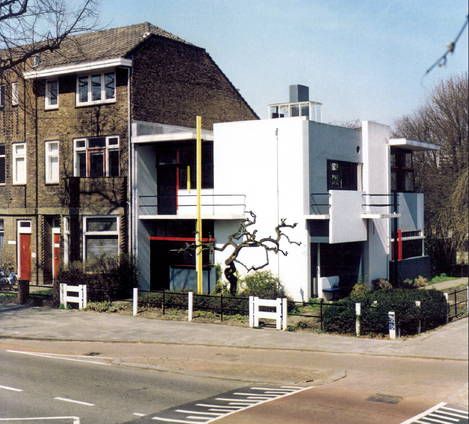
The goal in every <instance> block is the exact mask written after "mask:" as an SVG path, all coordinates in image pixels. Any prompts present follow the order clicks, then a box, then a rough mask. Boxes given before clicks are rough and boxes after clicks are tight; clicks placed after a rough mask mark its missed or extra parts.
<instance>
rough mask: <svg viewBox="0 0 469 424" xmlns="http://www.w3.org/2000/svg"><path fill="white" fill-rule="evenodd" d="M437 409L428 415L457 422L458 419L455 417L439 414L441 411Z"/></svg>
mask: <svg viewBox="0 0 469 424" xmlns="http://www.w3.org/2000/svg"><path fill="white" fill-rule="evenodd" d="M438 412H439V411H435V412H432V413H431V414H430V415H429V417H434V418H441V419H445V420H449V421H454V422H457V423H458V422H459V420H458V419H457V418H453V417H447V416H446V415H441V414H442V413H438Z"/></svg>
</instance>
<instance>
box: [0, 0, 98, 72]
mask: <svg viewBox="0 0 469 424" xmlns="http://www.w3.org/2000/svg"><path fill="white" fill-rule="evenodd" d="M96 21H97V13H96V0H0V75H2V74H3V73H4V72H5V71H6V70H10V69H15V68H16V67H17V66H18V65H21V64H24V63H25V62H27V61H28V59H30V58H31V57H33V56H35V55H37V54H39V53H43V52H51V51H54V50H57V49H58V48H60V45H61V43H62V42H63V41H64V40H65V39H66V38H67V37H69V36H70V35H72V34H75V33H78V32H82V31H88V30H90V29H92V28H94V27H95V26H96Z"/></svg>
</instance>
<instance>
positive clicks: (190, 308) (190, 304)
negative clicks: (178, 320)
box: [187, 292, 194, 321]
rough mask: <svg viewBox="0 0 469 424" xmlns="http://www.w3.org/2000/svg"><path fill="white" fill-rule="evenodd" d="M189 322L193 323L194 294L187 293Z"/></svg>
mask: <svg viewBox="0 0 469 424" xmlns="http://www.w3.org/2000/svg"><path fill="white" fill-rule="evenodd" d="M187 296H188V298H187V321H192V311H193V309H194V293H193V292H189V293H187Z"/></svg>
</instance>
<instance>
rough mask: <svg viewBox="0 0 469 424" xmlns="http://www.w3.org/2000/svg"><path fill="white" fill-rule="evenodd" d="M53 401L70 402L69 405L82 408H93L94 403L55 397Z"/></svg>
mask: <svg viewBox="0 0 469 424" xmlns="http://www.w3.org/2000/svg"><path fill="white" fill-rule="evenodd" d="M54 399H55V400H61V401H62V402H70V403H77V404H78V405H84V406H94V403H90V402H83V401H81V400H74V399H69V398H63V397H60V396H57V397H55V398H54Z"/></svg>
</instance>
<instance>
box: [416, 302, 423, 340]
mask: <svg viewBox="0 0 469 424" xmlns="http://www.w3.org/2000/svg"><path fill="white" fill-rule="evenodd" d="M415 306H416V307H417V309H418V311H419V322H418V326H417V334H420V333H421V332H422V320H421V318H420V307H421V306H422V302H421V301H420V300H416V301H415Z"/></svg>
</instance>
